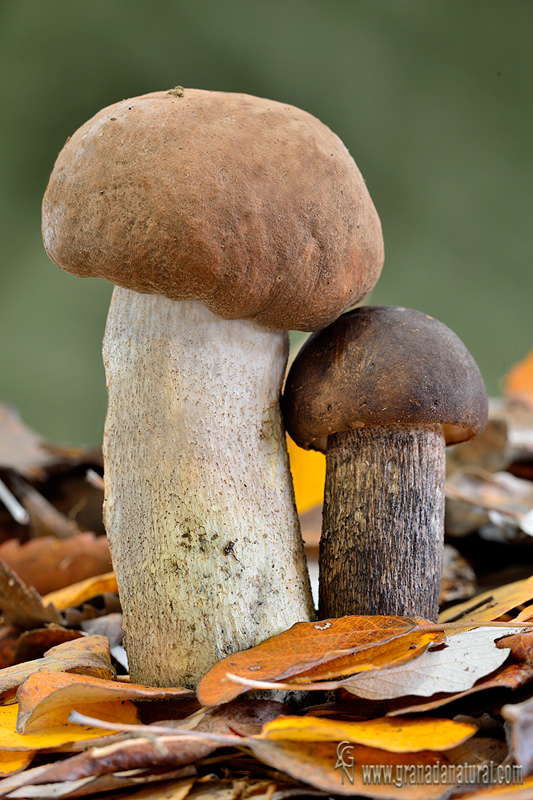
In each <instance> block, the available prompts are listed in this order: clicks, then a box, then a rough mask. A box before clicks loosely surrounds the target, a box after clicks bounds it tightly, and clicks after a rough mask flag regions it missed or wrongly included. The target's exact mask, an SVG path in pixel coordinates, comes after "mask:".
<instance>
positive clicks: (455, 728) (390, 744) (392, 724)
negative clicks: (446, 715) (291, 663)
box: [261, 716, 477, 753]
mask: <svg viewBox="0 0 533 800" xmlns="http://www.w3.org/2000/svg"><path fill="white" fill-rule="evenodd" d="M476 730H477V728H476V727H475V726H474V725H470V724H468V723H466V722H454V721H453V720H451V719H432V718H431V717H423V718H421V719H413V718H407V717H395V718H391V717H380V718H378V719H372V720H368V721H367V720H365V721H362V722H343V721H341V720H332V719H323V718H321V717H312V716H307V717H278V719H275V720H273V721H272V722H268V723H267V724H266V725H265V726H264V728H263V732H262V734H261V737H262V738H265V739H275V740H284V741H292V742H341V741H347V742H354V743H356V744H364V745H366V746H367V747H379V748H380V749H382V750H387V751H389V752H392V753H417V752H420V751H422V750H437V751H440V750H449V749H450V748H452V747H456V746H457V745H459V744H461V742H464V741H465V740H466V739H468V738H469V737H470V736H473V734H474V733H475V732H476Z"/></svg>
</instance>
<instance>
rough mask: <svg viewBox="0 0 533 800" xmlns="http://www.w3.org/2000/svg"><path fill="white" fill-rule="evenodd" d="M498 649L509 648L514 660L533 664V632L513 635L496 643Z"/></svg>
mask: <svg viewBox="0 0 533 800" xmlns="http://www.w3.org/2000/svg"><path fill="white" fill-rule="evenodd" d="M496 647H508V648H509V649H510V651H511V655H512V656H513V658H516V660H517V661H522V662H523V663H524V664H533V631H524V632H520V633H513V634H512V636H504V638H503V639H500V640H499V641H497V642H496Z"/></svg>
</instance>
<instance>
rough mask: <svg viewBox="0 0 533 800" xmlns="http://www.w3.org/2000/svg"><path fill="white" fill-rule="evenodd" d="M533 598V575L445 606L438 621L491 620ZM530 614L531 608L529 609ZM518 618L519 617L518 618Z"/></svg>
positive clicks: (466, 621)
mask: <svg viewBox="0 0 533 800" xmlns="http://www.w3.org/2000/svg"><path fill="white" fill-rule="evenodd" d="M532 599H533V577H531V578H525V579H524V580H522V581H515V582H514V583H508V584H506V585H505V586H500V587H499V588H498V589H494V590H493V591H491V592H484V593H483V594H478V595H477V597H472V598H470V600H467V601H466V602H465V603H459V604H458V605H455V606H452V607H451V608H447V609H446V611H443V612H442V614H441V615H440V617H439V622H453V621H455V620H458V621H460V622H465V623H468V622H469V621H475V622H491V621H493V620H497V619H498V617H501V616H502V614H505V613H506V612H507V611H511V609H513V608H516V607H517V606H519V605H522V603H527V602H529V601H530V600H532ZM529 613H530V614H531V609H530V610H529ZM519 619H520V618H519Z"/></svg>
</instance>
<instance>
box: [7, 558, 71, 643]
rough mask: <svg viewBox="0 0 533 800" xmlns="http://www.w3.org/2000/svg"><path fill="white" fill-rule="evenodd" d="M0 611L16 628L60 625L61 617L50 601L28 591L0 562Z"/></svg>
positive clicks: (10, 570)
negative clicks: (51, 624) (49, 623)
mask: <svg viewBox="0 0 533 800" xmlns="http://www.w3.org/2000/svg"><path fill="white" fill-rule="evenodd" d="M0 611H1V613H2V616H3V617H4V619H5V620H7V621H8V622H10V623H11V624H12V625H14V626H15V627H17V628H22V629H26V628H38V627H41V626H42V624H43V622H56V623H61V622H62V617H61V614H60V613H59V611H58V610H57V608H56V607H55V606H54V605H53V604H52V602H51V601H49V600H48V601H45V600H43V599H42V598H41V596H40V595H39V593H38V592H36V591H35V589H29V588H28V587H27V586H26V585H25V584H24V583H23V581H21V580H20V578H19V577H18V575H16V574H15V573H14V572H13V570H12V569H10V568H9V567H8V566H7V564H4V563H3V562H2V561H0Z"/></svg>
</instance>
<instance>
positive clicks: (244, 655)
mask: <svg viewBox="0 0 533 800" xmlns="http://www.w3.org/2000/svg"><path fill="white" fill-rule="evenodd" d="M426 624H428V625H429V624H431V623H427V622H426V621H425V620H419V619H410V618H408V617H380V616H375V617H356V616H354V617H341V618H339V619H327V620H320V621H319V622H297V623H296V625H293V626H292V628H289V630H288V631H284V632H283V633H280V634H279V635H278V636H272V637H270V638H269V639H266V640H265V641H264V642H262V643H261V644H259V645H258V646H257V647H253V648H251V649H250V650H243V651H241V652H238V653H233V654H232V655H230V656H228V657H227V658H225V659H223V660H222V661H219V662H218V663H217V664H215V666H214V667H213V668H212V669H210V670H209V672H208V673H207V674H206V675H205V676H204V677H203V678H202V680H201V681H200V683H199V685H198V699H199V701H200V703H201V704H202V705H205V706H213V705H217V704H219V703H226V702H228V701H229V700H232V699H233V698H235V697H237V696H238V695H239V694H241V693H242V692H243V691H246V689H245V687H243V686H239V685H237V684H235V683H232V682H231V681H230V680H229V679H228V678H227V677H226V676H227V673H228V672H229V673H232V674H234V675H239V676H241V677H244V678H247V677H252V678H255V679H259V680H267V681H268V680H281V679H283V678H288V677H291V676H293V675H301V673H303V672H304V671H306V670H309V669H311V668H312V667H316V666H318V665H320V664H326V663H327V662H330V661H333V660H334V659H336V658H340V657H343V656H346V655H348V654H350V653H356V652H359V651H361V650H364V649H366V648H370V647H375V646H376V645H378V644H380V645H382V644H385V643H387V642H390V641H392V640H394V639H397V638H398V637H400V636H404V635H406V634H409V633H414V632H415V630H416V629H418V628H419V627H420V629H421V633H422V629H423V626H424V625H426ZM500 635H501V634H500Z"/></svg>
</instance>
